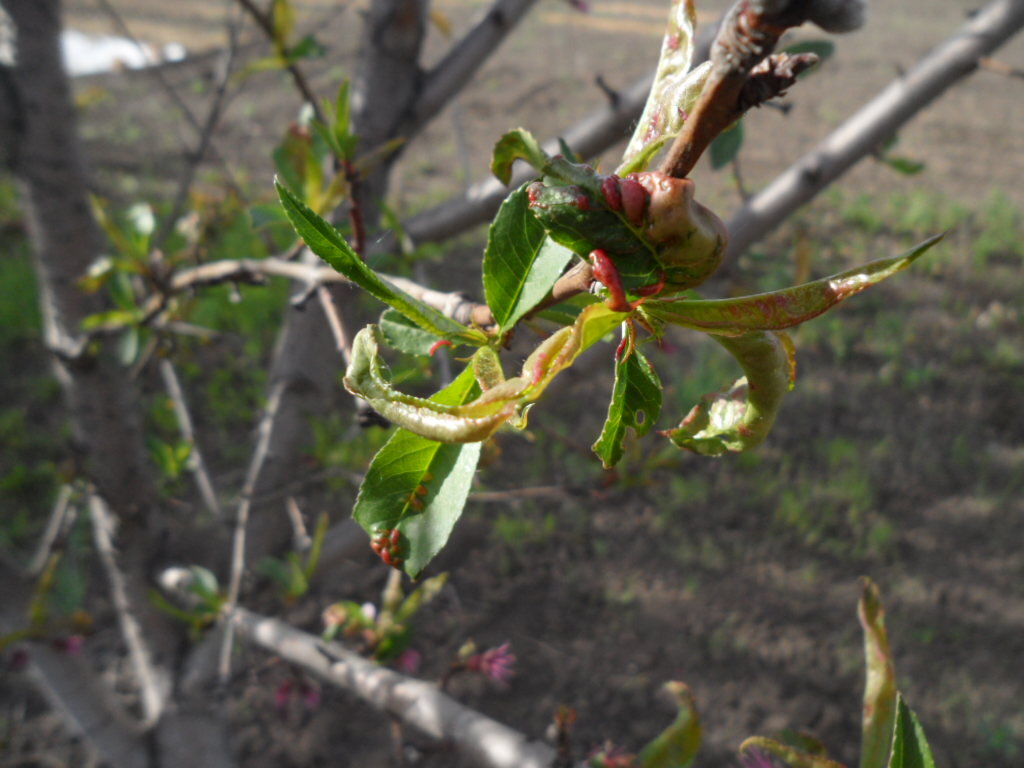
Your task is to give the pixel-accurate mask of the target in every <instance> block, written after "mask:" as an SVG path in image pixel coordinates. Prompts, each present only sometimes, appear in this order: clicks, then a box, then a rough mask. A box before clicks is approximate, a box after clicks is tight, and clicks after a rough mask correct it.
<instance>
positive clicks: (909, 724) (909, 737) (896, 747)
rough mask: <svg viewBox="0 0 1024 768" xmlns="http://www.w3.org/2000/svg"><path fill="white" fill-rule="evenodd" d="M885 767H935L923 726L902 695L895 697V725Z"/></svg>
mask: <svg viewBox="0 0 1024 768" xmlns="http://www.w3.org/2000/svg"><path fill="white" fill-rule="evenodd" d="M887 768H935V759H934V758H933V757H932V750H931V747H929V746H928V740H927V739H926V738H925V736H924V728H922V727H921V723H920V722H919V721H918V719H917V715H915V714H914V713H913V711H912V710H911V709H910V707H908V706H907V702H906V701H904V700H903V696H902V695H897V697H896V727H895V729H894V731H893V737H892V755H890V757H889V765H888V766H887Z"/></svg>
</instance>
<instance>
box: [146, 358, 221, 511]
mask: <svg viewBox="0 0 1024 768" xmlns="http://www.w3.org/2000/svg"><path fill="white" fill-rule="evenodd" d="M160 377H161V378H162V379H163V381H164V387H165V388H166V389H167V396H168V397H169V398H170V399H171V405H172V406H173V408H174V415H175V417H176V418H177V420H178V429H180V430H181V437H182V439H183V440H184V441H185V442H186V443H188V445H189V448H190V453H189V457H188V468H189V469H190V470H192V474H193V475H195V479H196V487H197V488H198V489H199V496H200V498H202V500H203V504H204V505H205V506H206V509H207V510H208V511H209V512H210V514H211V515H213V516H214V517H215V518H216V519H217V520H220V519H222V518H223V517H224V513H223V512H222V511H221V508H220V503H219V502H218V501H217V494H216V492H215V491H214V490H213V482H212V481H211V480H210V473H209V472H207V470H206V462H205V461H203V453H202V451H201V450H200V449H199V443H198V441H197V440H196V434H195V429H194V428H193V426H192V416H191V414H190V413H189V410H188V403H186V402H185V393H184V392H183V391H182V388H181V382H180V381H179V379H178V374H177V373H176V372H175V370H174V366H173V365H172V364H171V361H170V360H161V361H160Z"/></svg>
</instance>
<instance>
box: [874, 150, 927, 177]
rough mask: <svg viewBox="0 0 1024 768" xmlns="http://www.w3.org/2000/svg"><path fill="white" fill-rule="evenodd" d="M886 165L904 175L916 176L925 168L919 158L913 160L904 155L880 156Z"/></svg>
mask: <svg viewBox="0 0 1024 768" xmlns="http://www.w3.org/2000/svg"><path fill="white" fill-rule="evenodd" d="M878 159H879V160H880V161H881V162H883V163H884V164H885V165H887V166H889V167H890V168H892V169H893V170H894V171H896V173H901V174H903V175H904V176H916V175H917V174H919V173H920V172H921V171H923V170H924V169H925V164H924V163H922V162H920V161H919V160H912V159H910V158H909V157H903V156H902V155H882V156H881V157H880V158H878Z"/></svg>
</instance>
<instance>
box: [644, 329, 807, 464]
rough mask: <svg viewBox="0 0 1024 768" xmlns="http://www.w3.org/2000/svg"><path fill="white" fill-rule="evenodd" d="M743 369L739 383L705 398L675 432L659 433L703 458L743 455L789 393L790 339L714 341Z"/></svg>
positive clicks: (761, 334)
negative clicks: (731, 452)
mask: <svg viewBox="0 0 1024 768" xmlns="http://www.w3.org/2000/svg"><path fill="white" fill-rule="evenodd" d="M712 338H714V340H715V341H717V342H718V343H719V344H721V345H722V346H723V347H725V348H726V349H727V350H728V351H729V352H730V353H732V355H733V357H735V358H736V360H737V361H738V362H739V364H740V366H741V367H742V368H743V372H744V374H746V375H745V376H744V377H743V378H741V379H739V380H737V381H736V383H735V384H733V385H732V387H731V388H730V389H729V390H727V391H725V392H719V393H714V394H711V395H707V396H705V397H704V399H703V400H701V402H700V403H698V404H697V405H695V406H694V407H693V409H692V410H691V411H690V413H689V414H687V416H686V418H685V419H683V421H682V422H681V423H680V425H679V426H678V427H677V428H676V429H670V430H667V431H665V432H662V434H663V435H665V436H666V437H668V438H669V439H670V440H671V441H672V442H673V443H675V444H676V445H677V446H679V447H680V448H685V449H687V450H689V451H693V452H694V453H699V454H702V455H704V456H721V455H722V454H723V453H725V452H726V451H735V452H739V451H746V450H749V449H750V448H753V447H755V446H757V445H760V443H761V442H763V441H764V439H765V438H766V437H767V436H768V432H769V431H770V430H771V428H772V424H774V423H775V416H776V414H777V413H778V410H779V407H780V406H781V405H782V398H783V397H784V396H785V394H786V392H788V391H789V390H790V389H792V388H793V381H794V377H795V372H796V363H795V362H794V360H793V349H792V344H791V343H790V341H789V339H788V338H787V337H786V336H785V335H784V334H781V333H767V332H765V331H754V332H751V333H746V334H743V335H742V336H712Z"/></svg>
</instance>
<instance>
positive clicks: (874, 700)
mask: <svg viewBox="0 0 1024 768" xmlns="http://www.w3.org/2000/svg"><path fill="white" fill-rule="evenodd" d="M857 616H858V618H859V619H860V625H861V628H862V629H863V630H864V663H865V666H866V668H867V678H866V680H865V683H864V714H863V722H862V723H861V731H862V735H861V751H860V768H886V767H887V766H888V763H889V745H890V744H891V742H892V734H893V722H894V721H895V718H896V697H897V692H896V671H895V669H894V667H893V663H892V653H891V651H890V650H889V636H888V634H887V633H886V631H885V611H884V610H883V609H882V598H881V596H880V595H879V593H878V587H877V586H876V585H875V583H874V582H873V581H871V579H867V578H865V579H864V584H863V591H862V592H861V597H860V601H859V602H858V604H857Z"/></svg>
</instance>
